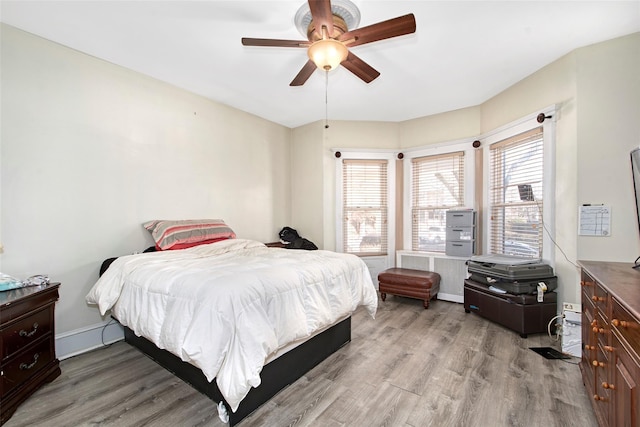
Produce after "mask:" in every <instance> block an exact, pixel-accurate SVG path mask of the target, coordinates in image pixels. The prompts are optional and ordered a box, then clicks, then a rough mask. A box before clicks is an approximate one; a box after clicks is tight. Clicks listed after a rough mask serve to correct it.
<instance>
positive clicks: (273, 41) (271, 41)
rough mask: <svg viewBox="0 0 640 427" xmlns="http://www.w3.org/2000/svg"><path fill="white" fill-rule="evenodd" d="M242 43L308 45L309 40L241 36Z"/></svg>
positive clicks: (287, 45)
mask: <svg viewBox="0 0 640 427" xmlns="http://www.w3.org/2000/svg"><path fill="white" fill-rule="evenodd" d="M242 44H243V45H244V46H267V47H309V46H310V45H311V42H309V41H307V40H278V39H252V38H248V37H243V38H242Z"/></svg>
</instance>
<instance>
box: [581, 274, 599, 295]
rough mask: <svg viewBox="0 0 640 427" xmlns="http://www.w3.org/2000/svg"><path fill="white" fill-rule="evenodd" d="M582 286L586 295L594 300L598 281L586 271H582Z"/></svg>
mask: <svg viewBox="0 0 640 427" xmlns="http://www.w3.org/2000/svg"><path fill="white" fill-rule="evenodd" d="M580 286H581V287H582V292H583V293H584V296H585V297H586V299H588V300H589V301H593V300H592V297H593V296H594V295H595V292H596V291H595V288H596V281H595V280H593V278H592V277H591V276H589V275H588V274H587V273H586V272H584V271H583V272H582V279H581V280H580Z"/></svg>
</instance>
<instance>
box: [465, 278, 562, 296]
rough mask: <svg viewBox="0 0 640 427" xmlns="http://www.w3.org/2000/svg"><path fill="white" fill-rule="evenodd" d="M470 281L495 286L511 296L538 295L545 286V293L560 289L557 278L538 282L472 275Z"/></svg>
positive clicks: (538, 280)
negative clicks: (539, 288)
mask: <svg viewBox="0 0 640 427" xmlns="http://www.w3.org/2000/svg"><path fill="white" fill-rule="evenodd" d="M469 279H471V280H473V281H474V282H478V283H482V284H484V285H488V286H493V287H495V288H498V289H501V290H503V291H505V292H508V293H510V294H536V293H537V292H538V285H539V284H541V283H542V284H544V288H543V290H544V292H551V291H554V290H556V288H557V287H558V278H557V277H556V276H553V277H547V278H544V279H537V280H522V281H518V280H513V281H511V280H505V279H500V278H495V277H492V276H488V275H486V274H479V273H471V275H470V277H469Z"/></svg>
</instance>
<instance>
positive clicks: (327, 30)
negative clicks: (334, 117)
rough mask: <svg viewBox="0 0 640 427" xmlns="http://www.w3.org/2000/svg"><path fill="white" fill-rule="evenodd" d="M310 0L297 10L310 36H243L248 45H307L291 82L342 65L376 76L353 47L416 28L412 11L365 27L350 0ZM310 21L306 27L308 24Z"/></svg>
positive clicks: (301, 25)
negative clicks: (307, 58) (288, 38)
mask: <svg viewBox="0 0 640 427" xmlns="http://www.w3.org/2000/svg"><path fill="white" fill-rule="evenodd" d="M333 3H334V4H333V5H332V4H331V0H309V1H308V5H307V4H304V5H303V6H302V7H301V8H300V9H299V10H298V13H296V19H295V21H296V26H297V27H298V30H300V31H301V32H302V33H303V34H305V35H306V36H307V40H278V39H255V38H247V37H244V38H242V44H243V45H244V46H266V47H304V48H307V54H308V56H309V60H308V61H307V63H306V64H305V65H304V66H303V67H302V69H301V70H300V72H299V73H298V75H297V76H295V78H294V79H293V81H291V83H290V84H289V85H290V86H301V85H303V84H304V83H305V82H306V81H307V80H308V79H309V77H311V74H313V72H314V71H315V69H316V68H320V69H323V70H326V71H330V70H333V69H334V68H336V67H338V66H339V65H342V66H343V67H345V68H346V69H347V70H349V71H351V72H352V73H353V74H355V75H356V76H357V77H359V78H360V79H362V80H363V81H364V82H365V83H370V82H371V81H373V80H374V79H376V78H377V77H378V76H379V75H380V72H378V71H377V70H376V69H374V68H373V67H372V66H370V65H369V64H367V63H366V62H364V61H363V60H362V59H360V58H359V57H358V56H356V55H355V54H354V53H353V52H351V51H350V48H352V47H355V46H360V45H363V44H366V43H372V42H375V41H379V40H384V39H390V38H392V37H397V36H403V35H405V34H410V33H414V32H415V31H416V19H415V17H414V15H413V14H412V13H410V14H408V15H404V16H400V17H397V18H393V19H389V20H387V21H382V22H378V23H377V24H373V25H369V26H366V27H362V28H357V29H352V28H355V27H357V24H358V23H359V22H360V12H359V11H358V8H357V7H356V6H355V5H354V4H353V3H352V2H351V1H349V0H334V1H333ZM305 25H306V27H305Z"/></svg>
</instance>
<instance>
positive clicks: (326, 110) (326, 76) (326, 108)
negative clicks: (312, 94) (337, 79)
mask: <svg viewBox="0 0 640 427" xmlns="http://www.w3.org/2000/svg"><path fill="white" fill-rule="evenodd" d="M324 128H325V129H329V70H326V71H325V72H324Z"/></svg>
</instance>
